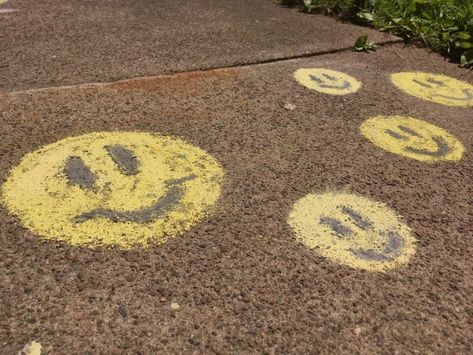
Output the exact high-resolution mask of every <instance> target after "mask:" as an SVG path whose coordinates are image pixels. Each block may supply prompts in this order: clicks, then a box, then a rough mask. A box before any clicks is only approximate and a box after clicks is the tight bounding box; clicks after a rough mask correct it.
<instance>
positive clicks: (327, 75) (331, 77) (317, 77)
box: [294, 68, 361, 95]
mask: <svg viewBox="0 0 473 355" xmlns="http://www.w3.org/2000/svg"><path fill="white" fill-rule="evenodd" d="M294 78H295V79H296V80H297V81H298V82H299V83H300V84H302V85H304V86H305V87H306V88H309V89H312V90H316V91H318V92H321V93H324V94H329V95H348V94H353V93H354V92H357V91H358V90H359V89H360V87H361V83H360V82H359V81H358V80H356V79H355V78H354V77H352V76H350V75H348V74H345V73H343V72H340V71H336V70H330V69H324V68H309V69H307V68H301V69H298V70H296V72H295V73H294Z"/></svg>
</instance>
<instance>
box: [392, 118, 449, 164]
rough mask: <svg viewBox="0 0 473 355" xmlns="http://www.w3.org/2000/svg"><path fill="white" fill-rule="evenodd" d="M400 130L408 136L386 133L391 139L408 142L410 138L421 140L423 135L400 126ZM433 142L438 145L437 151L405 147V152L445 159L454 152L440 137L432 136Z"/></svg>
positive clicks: (393, 132)
mask: <svg viewBox="0 0 473 355" xmlns="http://www.w3.org/2000/svg"><path fill="white" fill-rule="evenodd" d="M398 129H399V130H400V131H402V132H404V133H406V134H407V135H408V136H406V135H404V134H400V133H398V132H396V131H393V130H390V129H386V130H385V132H386V133H387V134H389V135H390V136H391V137H393V138H395V139H397V140H400V141H407V140H408V139H409V136H412V137H417V138H420V137H421V135H420V134H419V133H417V132H416V131H414V130H412V129H410V128H409V127H406V126H403V125H399V126H398ZM432 140H433V141H434V142H435V144H437V149H436V150H433V151H432V150H428V149H418V148H414V147H405V148H404V150H405V151H407V152H410V153H414V154H418V155H427V156H430V157H434V158H442V157H445V156H446V155H448V154H450V153H451V152H452V148H450V146H449V145H448V144H447V142H445V139H443V138H442V137H440V136H432Z"/></svg>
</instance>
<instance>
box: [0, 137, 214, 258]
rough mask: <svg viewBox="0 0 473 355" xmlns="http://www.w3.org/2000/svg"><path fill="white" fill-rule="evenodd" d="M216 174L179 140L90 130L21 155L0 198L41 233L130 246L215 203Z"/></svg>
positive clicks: (170, 231) (173, 231) (201, 154)
mask: <svg viewBox="0 0 473 355" xmlns="http://www.w3.org/2000/svg"><path fill="white" fill-rule="evenodd" d="M222 178H223V171H222V168H221V167H220V165H219V164H218V162H217V161H216V160H215V159H214V158H212V157H211V156H210V155H209V154H207V153H206V152H205V151H203V150H201V149H199V148H197V147H195V146H193V145H191V144H188V143H186V142H184V141H183V140H181V139H177V138H174V137H169V136H161V135H158V134H150V133H142V132H97V133H89V134H85V135H82V136H78V137H70V138H66V139H63V140H61V141H59V142H56V143H53V144H50V145H48V146H45V147H43V148H41V149H39V150H37V151H35V152H32V153H29V154H27V155H26V156H25V157H24V158H23V159H22V161H21V162H20V164H19V165H18V166H16V167H15V168H13V169H12V171H11V173H10V175H9V177H8V179H7V181H6V182H5V184H4V186H3V188H2V201H3V203H4V204H5V206H6V207H7V209H8V210H9V211H10V212H11V213H12V214H13V215H15V216H17V217H18V218H19V219H20V221H21V222H22V224H23V225H24V226H25V227H27V228H29V229H30V230H32V231H33V232H35V233H37V234H39V235H40V236H43V237H44V238H47V239H56V240H60V241H64V242H67V243H69V244H71V245H83V246H87V247H96V246H103V245H113V246H117V247H120V248H124V249H130V248H132V247H136V246H138V247H146V246H147V245H148V244H149V243H150V242H155V243H162V242H164V241H165V240H166V239H167V238H169V237H174V236H176V235H178V234H179V233H181V232H183V231H185V230H188V229H189V228H191V227H192V226H193V225H194V224H196V223H197V222H198V221H199V220H201V219H202V218H203V217H204V216H205V215H206V212H207V211H208V209H209V208H210V206H212V205H213V204H214V203H215V202H216V200H217V198H218V197H219V194H220V184H221V181H222Z"/></svg>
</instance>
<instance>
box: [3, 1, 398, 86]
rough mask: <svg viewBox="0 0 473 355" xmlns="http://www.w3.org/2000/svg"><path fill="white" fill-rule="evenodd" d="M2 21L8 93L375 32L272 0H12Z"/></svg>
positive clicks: (274, 52)
mask: <svg viewBox="0 0 473 355" xmlns="http://www.w3.org/2000/svg"><path fill="white" fill-rule="evenodd" d="M7 6H8V7H10V8H16V9H18V10H19V11H18V12H14V13H9V14H0V21H1V22H0V33H1V34H0V36H1V41H0V91H2V90H3V91H13V90H24V89H29V88H39V87H48V86H61V85H70V84H79V83H88V82H103V81H115V80H119V79H128V78H132V77H139V76H148V75H158V74H169V73H175V72H184V71H192V70H201V69H210V68H218V67H228V66H235V65H242V64H248V63H258V62H261V61H268V60H274V59H281V58H286V57H294V56H301V55H307V54H315V53H323V52H329V51H334V50H339V49H344V48H345V49H346V48H350V47H351V46H353V44H354V42H355V40H356V38H357V37H358V36H360V35H362V34H368V35H369V37H370V39H371V40H373V41H376V42H385V41H393V40H396V38H395V37H393V36H388V35H386V34H382V33H380V32H377V31H373V30H370V29H367V28H362V27H357V26H353V25H351V24H348V23H342V22H340V21H337V20H335V19H333V18H330V17H326V16H319V15H306V14H303V13H300V12H299V11H298V10H297V9H288V8H284V7H278V6H275V5H274V4H273V3H272V2H271V1H270V0H241V1H233V0H219V1H212V0H192V1H185V2H182V1H176V0H160V1H155V2H153V1H143V0H142V1H129V0H114V1H105V2H104V1H83V0H64V1H59V2H58V1H54V0H39V1H38V0H10V1H9V2H8V3H6V4H4V5H3V7H7Z"/></svg>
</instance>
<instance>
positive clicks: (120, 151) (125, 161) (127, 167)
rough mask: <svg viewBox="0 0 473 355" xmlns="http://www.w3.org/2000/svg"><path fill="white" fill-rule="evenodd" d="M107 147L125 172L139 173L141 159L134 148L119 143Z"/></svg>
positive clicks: (129, 173) (127, 173)
mask: <svg viewBox="0 0 473 355" xmlns="http://www.w3.org/2000/svg"><path fill="white" fill-rule="evenodd" d="M105 149H106V150H107V152H108V154H109V155H110V157H111V158H112V160H113V161H114V162H115V164H117V165H118V166H119V167H120V169H121V170H122V172H123V173H124V174H126V175H136V174H137V173H138V165H139V161H138V159H137V158H136V155H135V153H134V152H133V151H132V150H130V149H128V148H125V147H124V146H122V145H119V144H117V145H111V146H107V147H105Z"/></svg>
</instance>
